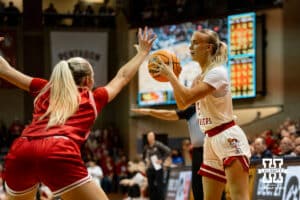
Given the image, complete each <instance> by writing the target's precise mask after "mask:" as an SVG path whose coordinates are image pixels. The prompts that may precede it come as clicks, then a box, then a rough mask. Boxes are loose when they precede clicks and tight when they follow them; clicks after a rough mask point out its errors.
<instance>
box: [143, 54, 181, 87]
mask: <svg viewBox="0 0 300 200" xmlns="http://www.w3.org/2000/svg"><path fill="white" fill-rule="evenodd" d="M158 56H159V58H160V60H161V61H162V62H164V63H165V64H166V65H169V64H170V63H169V61H170V59H171V60H172V68H173V69H172V70H173V72H174V73H175V75H176V76H177V77H178V76H179V74H180V72H181V70H182V69H181V66H180V62H179V59H178V58H177V57H176V55H175V54H174V53H171V52H169V51H166V50H159V51H156V52H154V53H153V54H152V58H151V59H150V60H149V62H148V71H149V74H150V75H151V76H152V78H154V79H155V80H156V81H160V82H168V81H169V80H168V79H167V78H166V77H163V76H160V75H156V74H155V73H156V72H157V71H156V70H155V68H156V67H155V66H156V64H155V63H154V62H155V57H156V62H157V57H158ZM152 59H154V60H152Z"/></svg>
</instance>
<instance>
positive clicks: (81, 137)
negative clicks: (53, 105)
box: [22, 78, 108, 144]
mask: <svg viewBox="0 0 300 200" xmlns="http://www.w3.org/2000/svg"><path fill="white" fill-rule="evenodd" d="M46 84H47V80H44V79H39V78H34V79H33V80H32V82H31V84H30V93H31V94H32V95H33V96H34V97H36V96H37V95H38V94H39V92H40V91H41V90H42V89H43V87H44V86H45V85H46ZM79 92H80V97H81V100H80V104H79V108H78V110H77V111H76V112H75V113H74V114H73V115H72V116H71V117H69V118H68V120H67V121H66V122H65V124H64V125H60V126H53V127H50V128H48V129H47V128H46V127H47V124H48V119H49V118H48V117H45V118H44V119H42V120H40V119H39V118H40V117H41V116H42V115H43V114H44V113H45V112H46V111H47V109H48V106H49V91H48V92H45V93H44V94H43V95H42V96H40V97H39V99H38V100H37V101H36V103H35V105H34V112H33V119H32V122H31V123H30V124H29V125H28V126H27V127H26V128H25V129H24V131H23V132H22V136H25V137H44V136H53V135H63V136H67V137H69V138H71V139H73V140H74V141H75V142H76V143H78V144H82V143H83V142H84V141H85V140H86V139H87V137H88V135H89V132H90V128H91V127H92V126H93V124H94V121H95V119H96V117H97V114H98V113H100V111H101V110H102V108H103V107H104V106H105V105H106V104H107V103H108V93H107V90H106V89H105V88H104V87H98V88H96V89H95V90H94V91H93V92H91V91H90V90H88V89H82V88H80V89H79Z"/></svg>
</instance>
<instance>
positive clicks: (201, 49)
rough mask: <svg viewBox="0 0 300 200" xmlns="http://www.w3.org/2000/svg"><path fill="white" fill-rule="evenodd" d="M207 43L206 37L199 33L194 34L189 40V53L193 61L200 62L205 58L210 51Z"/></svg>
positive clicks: (209, 45)
mask: <svg viewBox="0 0 300 200" xmlns="http://www.w3.org/2000/svg"><path fill="white" fill-rule="evenodd" d="M211 46H212V45H211V44H210V43H208V35H206V34H204V33H201V32H198V31H196V32H194V33H193V36H192V38H191V45H190V53H191V56H192V59H193V60H194V61H200V60H203V59H204V58H206V57H207V56H208V55H209V53H210V49H211Z"/></svg>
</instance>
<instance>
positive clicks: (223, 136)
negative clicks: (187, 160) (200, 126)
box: [198, 125, 251, 183]
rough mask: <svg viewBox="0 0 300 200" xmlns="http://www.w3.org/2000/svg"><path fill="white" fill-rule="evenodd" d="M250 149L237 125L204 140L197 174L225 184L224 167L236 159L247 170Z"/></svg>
mask: <svg viewBox="0 0 300 200" xmlns="http://www.w3.org/2000/svg"><path fill="white" fill-rule="evenodd" d="M250 156H251V152H250V147H249V144H248V140H247V137H246V135H245V133H244V131H243V130H242V129H241V128H240V127H239V126H237V125H235V126H232V127H230V128H228V129H226V130H224V131H222V132H220V133H219V134H217V135H215V136H212V137H209V136H208V135H206V137H205V140H204V154H203V163H202V165H201V167H200V170H199V171H198V174H200V175H202V176H206V177H209V178H212V179H215V180H218V181H221V182H224V183H225V182H226V175H225V170H224V169H225V167H226V166H229V165H230V164H231V163H232V161H234V160H236V159H238V160H239V161H240V162H241V163H242V165H243V168H244V169H245V170H248V169H249V159H250Z"/></svg>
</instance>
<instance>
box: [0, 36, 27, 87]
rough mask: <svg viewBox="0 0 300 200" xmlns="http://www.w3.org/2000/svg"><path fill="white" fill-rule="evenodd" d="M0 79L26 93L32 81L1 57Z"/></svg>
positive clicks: (1, 38) (0, 38) (1, 39)
mask: <svg viewBox="0 0 300 200" xmlns="http://www.w3.org/2000/svg"><path fill="white" fill-rule="evenodd" d="M3 40H4V38H3V37H0V42H1V41H3ZM0 78H2V79H4V80H6V81H8V82H10V83H11V84H13V85H15V86H17V87H19V88H21V89H23V90H26V91H29V85H30V83H31V80H32V78H31V77H30V76H27V75H25V74H23V73H22V72H19V71H17V70H16V69H15V68H13V67H12V66H10V64H9V63H8V62H7V61H6V60H5V59H4V58H3V57H2V56H0Z"/></svg>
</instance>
